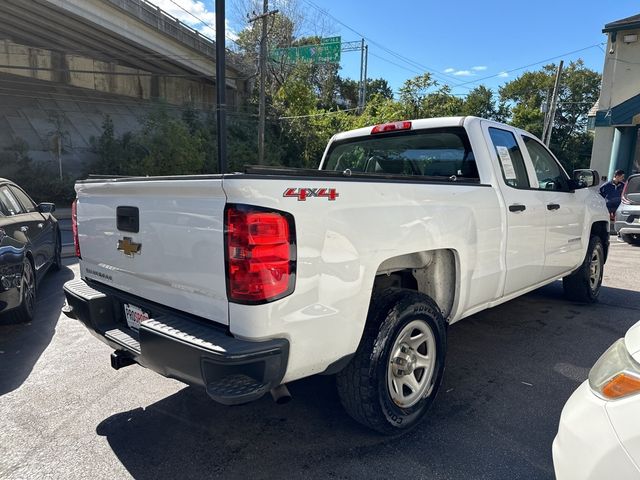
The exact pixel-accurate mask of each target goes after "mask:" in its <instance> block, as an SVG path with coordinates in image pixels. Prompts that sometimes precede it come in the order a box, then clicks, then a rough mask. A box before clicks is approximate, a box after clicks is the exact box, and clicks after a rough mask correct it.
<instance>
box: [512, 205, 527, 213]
mask: <svg viewBox="0 0 640 480" xmlns="http://www.w3.org/2000/svg"><path fill="white" fill-rule="evenodd" d="M526 209H527V207H526V205H520V204H519V203H516V204H514V205H509V211H510V212H524V211H525V210H526Z"/></svg>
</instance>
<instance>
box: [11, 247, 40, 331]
mask: <svg viewBox="0 0 640 480" xmlns="http://www.w3.org/2000/svg"><path fill="white" fill-rule="evenodd" d="M35 306H36V276H35V272H34V271H33V265H31V262H30V261H29V259H28V258H25V259H24V262H23V267H22V280H21V283H20V306H19V307H18V308H16V309H15V310H14V311H13V319H14V320H15V321H16V322H20V323H28V322H30V321H31V320H33V312H34V309H35Z"/></svg>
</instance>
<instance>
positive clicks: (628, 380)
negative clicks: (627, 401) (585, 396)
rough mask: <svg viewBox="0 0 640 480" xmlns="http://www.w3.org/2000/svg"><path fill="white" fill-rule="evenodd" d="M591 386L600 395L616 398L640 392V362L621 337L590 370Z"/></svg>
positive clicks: (610, 398) (611, 398)
mask: <svg viewBox="0 0 640 480" xmlns="http://www.w3.org/2000/svg"><path fill="white" fill-rule="evenodd" d="M589 386H590V387H591V390H593V392H594V393H595V394H596V395H598V396H599V397H602V398H604V399H605V400H616V399H618V398H622V397H626V396H629V395H633V394H636V393H640V363H638V362H636V361H635V360H634V359H633V357H632V356H631V355H629V351H628V350H627V347H626V345H625V343H624V338H621V339H620V340H618V341H617V342H616V343H614V344H613V345H611V347H609V349H608V350H607V351H606V352H604V353H603V354H602V356H601V357H600V358H599V359H598V361H597V362H596V364H595V365H594V366H593V368H592V369H591V371H590V372H589Z"/></svg>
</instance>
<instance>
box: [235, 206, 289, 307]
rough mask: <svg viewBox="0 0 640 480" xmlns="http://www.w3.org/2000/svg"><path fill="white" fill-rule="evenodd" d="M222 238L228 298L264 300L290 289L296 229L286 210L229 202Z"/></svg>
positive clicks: (254, 301)
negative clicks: (270, 209) (223, 239)
mask: <svg viewBox="0 0 640 480" xmlns="http://www.w3.org/2000/svg"><path fill="white" fill-rule="evenodd" d="M225 242H226V260H227V291H228V295H229V300H231V301H234V302H238V303H264V302H268V301H271V300H277V299H278V298H282V297H284V296H286V295H288V294H290V293H291V292H292V291H293V287H294V284H295V260H296V252H295V232H294V227H293V219H292V218H291V217H290V216H289V215H288V214H285V213H283V212H275V211H267V210H261V209H257V208H255V207H250V206H243V205H229V206H227V210H226V214H225Z"/></svg>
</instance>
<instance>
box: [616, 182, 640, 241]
mask: <svg viewBox="0 0 640 480" xmlns="http://www.w3.org/2000/svg"><path fill="white" fill-rule="evenodd" d="M614 227H615V229H616V232H618V233H619V234H620V238H622V240H624V241H625V242H627V243H631V244H633V245H640V173H638V174H635V175H631V176H630V177H629V178H628V179H627V183H626V184H625V186H624V190H622V202H621V203H620V206H619V207H618V210H616V223H615V225H614Z"/></svg>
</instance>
